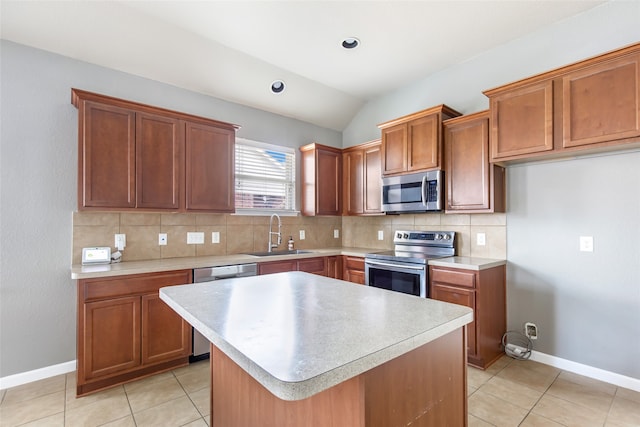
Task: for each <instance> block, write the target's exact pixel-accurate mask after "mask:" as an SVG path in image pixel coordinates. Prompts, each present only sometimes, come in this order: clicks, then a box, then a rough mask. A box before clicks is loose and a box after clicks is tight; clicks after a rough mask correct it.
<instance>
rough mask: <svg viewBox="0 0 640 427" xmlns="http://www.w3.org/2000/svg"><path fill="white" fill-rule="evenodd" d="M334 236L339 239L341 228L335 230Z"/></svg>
mask: <svg viewBox="0 0 640 427" xmlns="http://www.w3.org/2000/svg"><path fill="white" fill-rule="evenodd" d="M333 238H334V239H339V238H340V230H337V229H336V230H333Z"/></svg>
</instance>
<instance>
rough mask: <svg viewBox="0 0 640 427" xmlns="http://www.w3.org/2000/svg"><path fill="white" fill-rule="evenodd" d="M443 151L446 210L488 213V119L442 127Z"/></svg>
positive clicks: (483, 118)
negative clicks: (444, 159) (443, 129)
mask: <svg viewBox="0 0 640 427" xmlns="http://www.w3.org/2000/svg"><path fill="white" fill-rule="evenodd" d="M455 120H457V119H455ZM444 149H445V158H446V179H447V205H446V210H447V211H486V210H489V209H490V208H491V207H492V206H491V203H490V201H491V199H490V185H491V174H490V173H489V172H490V165H489V118H488V116H484V117H481V118H479V119H477V120H471V121H468V122H462V123H460V124H455V125H451V126H449V125H447V124H445V131H444Z"/></svg>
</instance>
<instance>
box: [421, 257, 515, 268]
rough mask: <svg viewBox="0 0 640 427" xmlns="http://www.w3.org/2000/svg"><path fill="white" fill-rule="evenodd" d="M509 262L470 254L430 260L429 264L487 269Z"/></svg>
mask: <svg viewBox="0 0 640 427" xmlns="http://www.w3.org/2000/svg"><path fill="white" fill-rule="evenodd" d="M506 263H507V261H506V260H504V259H490V258H474V257H468V256H453V257H448V258H438V259H432V260H429V265H434V266H437V267H450V268H462V269H465V270H485V269H487V268H493V267H498V266H501V265H505V264H506Z"/></svg>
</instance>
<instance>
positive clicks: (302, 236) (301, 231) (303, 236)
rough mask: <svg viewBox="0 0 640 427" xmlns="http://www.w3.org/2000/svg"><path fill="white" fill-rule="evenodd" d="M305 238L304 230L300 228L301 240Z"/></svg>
mask: <svg viewBox="0 0 640 427" xmlns="http://www.w3.org/2000/svg"><path fill="white" fill-rule="evenodd" d="M304 238H305V233H304V230H300V240H304Z"/></svg>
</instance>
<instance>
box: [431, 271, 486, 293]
mask: <svg viewBox="0 0 640 427" xmlns="http://www.w3.org/2000/svg"><path fill="white" fill-rule="evenodd" d="M431 281H433V282H440V283H448V284H451V285H458V286H464V287H467V288H475V287H476V274H475V273H470V272H468V271H461V270H444V269H440V268H432V269H431Z"/></svg>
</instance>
